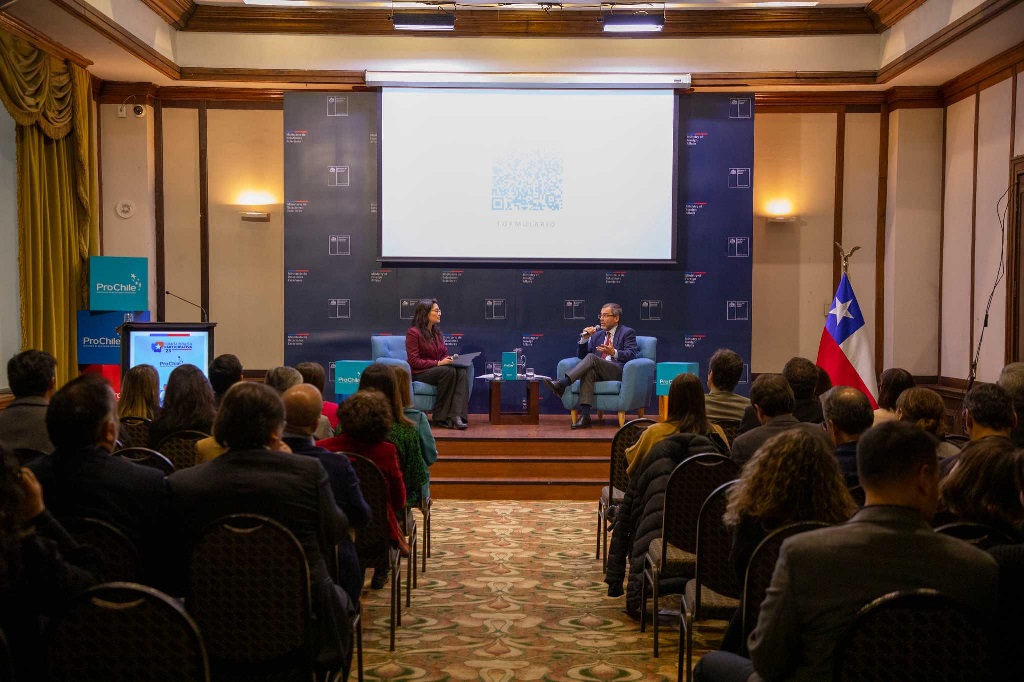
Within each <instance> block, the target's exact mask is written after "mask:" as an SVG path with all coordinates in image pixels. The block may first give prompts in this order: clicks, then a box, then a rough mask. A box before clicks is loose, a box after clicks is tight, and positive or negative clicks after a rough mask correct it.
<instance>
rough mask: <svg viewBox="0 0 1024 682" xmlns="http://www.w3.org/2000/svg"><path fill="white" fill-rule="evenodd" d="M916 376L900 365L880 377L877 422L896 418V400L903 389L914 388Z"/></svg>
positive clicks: (876, 412) (876, 411)
mask: <svg viewBox="0 0 1024 682" xmlns="http://www.w3.org/2000/svg"><path fill="white" fill-rule="evenodd" d="M915 385H916V384H915V383H914V377H913V376H911V374H910V372H908V371H907V370H905V369H901V368H899V367H891V368H889V369H887V370H885V371H884V372H882V374H881V376H879V377H878V409H877V410H875V423H876V424H881V423H882V422H884V421H892V420H893V419H896V401H897V400H899V398H900V395H902V394H903V391H906V390H907V389H909V388H914V386H915Z"/></svg>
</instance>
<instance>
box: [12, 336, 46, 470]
mask: <svg viewBox="0 0 1024 682" xmlns="http://www.w3.org/2000/svg"><path fill="white" fill-rule="evenodd" d="M56 367H57V361H56V360H55V359H54V357H53V356H52V355H50V354H49V353H47V352H46V351H44V350H26V351H22V352H20V353H18V354H17V355H15V356H14V357H12V358H11V359H10V360H9V361H8V362H7V381H8V383H9V384H10V385H11V393H13V394H14V400H13V401H12V402H11V404H10V405H8V406H7V408H6V409H3V410H0V443H3V444H4V445H6V446H7V447H9V448H11V449H12V450H17V449H19V448H30V449H32V450H38V451H39V452H53V443H51V442H50V438H49V436H48V435H47V432H46V407H47V405H49V404H50V398H51V397H52V396H53V392H54V391H55V390H56V386H57V377H56V374H55V373H54V369H55V368H56Z"/></svg>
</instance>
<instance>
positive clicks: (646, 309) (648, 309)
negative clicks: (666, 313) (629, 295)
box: [640, 299, 661, 322]
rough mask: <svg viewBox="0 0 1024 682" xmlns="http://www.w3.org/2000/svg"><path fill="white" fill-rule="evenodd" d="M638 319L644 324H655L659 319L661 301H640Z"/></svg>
mask: <svg viewBox="0 0 1024 682" xmlns="http://www.w3.org/2000/svg"><path fill="white" fill-rule="evenodd" d="M640 319H641V320H643V321H645V322H656V321H658V320H660V319H661V301H655V300H653V299H647V300H645V301H640Z"/></svg>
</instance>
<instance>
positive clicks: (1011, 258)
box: [1004, 74, 1024, 364]
mask: <svg viewBox="0 0 1024 682" xmlns="http://www.w3.org/2000/svg"><path fill="white" fill-rule="evenodd" d="M1014 80H1015V81H1016V74H1014ZM1014 84H1015V85H1016V83H1014ZM1014 94H1015V95H1016V88H1014ZM1016 99H1017V98H1016V96H1014V100H1016ZM1014 113H1016V112H1014ZM1011 130H1012V129H1011ZM1010 144H1011V145H1012V144H1013V133H1012V132H1011V134H1010ZM1010 151H1011V153H1012V152H1013V149H1011V150H1010ZM1021 183H1024V154H1022V155H1020V156H1017V157H1014V158H1013V159H1012V160H1011V161H1010V192H1009V194H1010V196H1009V197H1008V198H1007V201H1009V202H1010V205H1009V206H1008V207H1007V212H1006V222H1007V225H1006V272H1007V278H1006V353H1005V357H1004V361H1005V362H1006V363H1007V364H1008V363H1011V362H1019V361H1020V360H1021V359H1022V358H1021V355H1020V342H1021V338H1020V325H1021V321H1022V320H1021V316H1020V290H1021V284H1022V282H1021V279H1022V275H1021V265H1022V258H1021V257H1022V253H1021V251H1022V250H1024V244H1022V243H1021V242H1022V238H1024V235H1022V234H1021V226H1022V225H1024V219H1022V213H1024V206H1021V204H1020V203H1019V198H1020V192H1021V188H1020V185H1021Z"/></svg>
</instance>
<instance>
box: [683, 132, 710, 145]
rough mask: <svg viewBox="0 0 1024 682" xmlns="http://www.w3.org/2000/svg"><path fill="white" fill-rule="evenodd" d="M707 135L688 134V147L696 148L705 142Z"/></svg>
mask: <svg viewBox="0 0 1024 682" xmlns="http://www.w3.org/2000/svg"><path fill="white" fill-rule="evenodd" d="M707 136H708V134H707V133H686V146H687V147H696V146H697V145H698V144H700V143H701V142H703V141H704V138H705V137H707Z"/></svg>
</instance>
